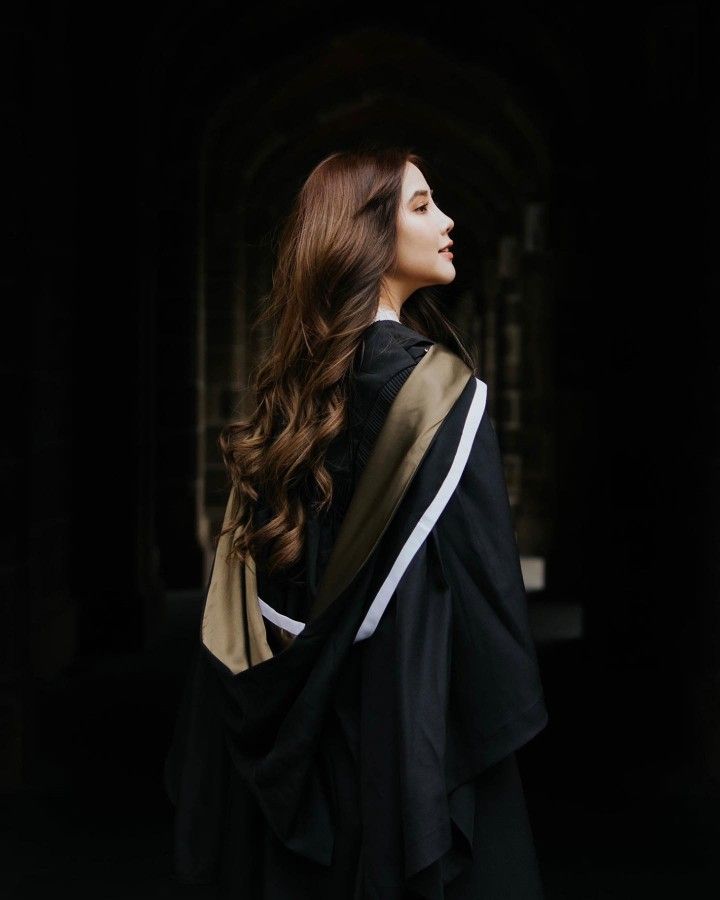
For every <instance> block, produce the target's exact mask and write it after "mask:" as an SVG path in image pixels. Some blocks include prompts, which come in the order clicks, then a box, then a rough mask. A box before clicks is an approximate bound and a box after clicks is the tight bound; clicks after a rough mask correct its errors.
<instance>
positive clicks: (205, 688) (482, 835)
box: [166, 320, 547, 900]
mask: <svg viewBox="0 0 720 900" xmlns="http://www.w3.org/2000/svg"><path fill="white" fill-rule="evenodd" d="M431 344H432V341H430V340H428V339H427V338H424V337H423V336H421V335H419V334H417V333H416V332H414V331H412V330H411V329H409V328H407V327H406V326H404V325H402V324H400V323H397V322H395V321H392V320H380V321H377V322H375V323H373V324H372V325H371V326H370V327H369V328H368V329H367V331H366V333H365V336H364V344H363V347H362V355H361V357H360V360H359V362H358V365H357V371H356V372H355V373H354V377H353V381H352V393H351V397H350V401H349V413H350V420H349V426H348V429H347V431H346V432H345V433H344V434H343V435H341V436H340V438H338V439H337V440H336V441H335V442H334V443H333V445H331V447H330V450H329V451H328V454H327V457H326V465H327V467H328V469H329V470H330V472H331V474H332V477H333V485H334V499H333V504H332V506H331V507H330V509H329V510H328V511H327V512H326V513H325V514H322V515H320V516H313V517H311V518H310V519H309V521H308V526H307V531H306V540H305V555H304V559H303V561H302V564H300V565H298V566H296V567H295V568H294V569H292V570H291V571H289V572H288V573H286V574H284V575H283V576H282V577H278V576H275V577H273V578H269V577H267V575H266V574H265V573H264V571H263V567H262V559H260V560H257V588H258V590H257V593H258V596H259V597H260V598H262V600H263V601H265V603H267V604H269V606H270V607H273V608H276V609H282V610H283V611H284V612H285V613H286V614H287V615H290V616H296V617H297V618H298V619H303V615H304V610H306V608H307V602H308V599H307V598H308V596H309V597H313V596H315V593H316V591H317V587H318V584H319V583H320V580H321V578H322V574H323V571H324V567H325V565H326V564H327V561H328V558H329V556H330V552H331V550H332V547H333V545H334V543H335V539H336V537H337V534H338V531H339V528H340V525H341V523H342V520H343V516H344V515H345V512H346V509H347V506H348V504H349V502H350V500H351V498H352V494H353V491H354V488H355V486H356V484H357V481H358V479H359V476H360V474H361V472H362V470H363V468H364V466H365V464H366V463H367V460H368V457H369V454H370V451H371V450H372V447H373V444H374V441H375V439H376V437H377V435H378V433H379V431H380V429H381V427H382V425H383V422H384V421H385V418H386V416H387V413H388V410H389V408H390V406H391V404H392V402H393V400H394V398H395V397H396V396H397V394H398V391H399V390H400V388H401V387H402V385H403V384H404V382H405V380H406V379H407V377H408V376H409V374H410V372H412V370H413V368H414V366H415V365H416V364H417V362H418V360H419V359H421V358H422V355H423V354H424V353H425V352H426V349H427V347H428V346H429V345H431ZM475 448H477V450H476V449H475ZM475 452H477V453H478V454H480V453H484V454H485V457H484V461H485V466H486V468H485V469H482V466H481V467H480V469H478V471H483V472H486V473H487V474H486V475H483V476H482V477H487V478H488V479H490V478H493V479H494V481H493V482H492V484H491V485H490V487H487V486H486V485H485V484H484V483H481V482H480V481H478V482H477V484H475V485H474V484H473V483H472V482H471V481H469V480H467V479H469V478H470V475H469V474H468V475H467V479H466V481H465V482H461V484H465V485H466V490H470V491H473V490H474V491H475V494H474V495H473V496H476V497H477V496H479V494H480V492H482V491H486V492H487V494H486V495H487V497H488V498H492V499H491V500H488V502H491V503H494V504H496V505H498V507H499V513H493V514H494V515H497V516H498V522H499V523H500V525H499V526H497V528H498V530H501V529H502V528H504V529H505V533H504V534H503V535H501V538H502V539H503V540H504V544H503V543H501V539H500V538H498V536H497V535H496V534H490V537H488V538H487V539H485V538H478V540H484V544H483V545H482V547H481V546H480V544H478V548H479V549H478V558H479V556H480V554H481V553H483V554H484V553H486V552H487V553H488V554H491V556H488V557H487V558H488V559H490V560H491V563H490V564H488V566H487V567H486V570H485V571H484V572H480V573H479V574H478V575H477V578H478V582H482V587H483V589H484V590H485V593H486V595H488V596H492V598H493V599H492V601H491V603H489V604H488V605H489V606H490V607H492V609H493V610H495V612H493V614H492V618H488V619H487V621H488V622H489V623H490V625H489V631H488V633H487V634H486V635H483V636H482V640H485V641H486V642H487V651H488V652H487V656H488V659H489V660H490V662H492V656H493V653H495V656H496V658H497V660H499V662H498V663H497V665H496V667H495V668H494V669H493V668H491V667H490V662H489V663H487V676H486V681H487V682H488V683H487V684H485V685H482V684H480V683H479V682H476V681H473V682H472V683H471V684H470V685H464V686H462V687H461V688H459V689H455V692H453V691H451V690H450V688H449V683H450V678H449V674H448V673H449V671H450V666H451V660H452V659H453V633H454V632H453V629H454V628H458V627H463V626H467V623H466V622H464V621H463V622H460V623H459V624H458V623H457V622H456V621H455V620H456V619H457V615H458V614H457V612H456V611H455V610H456V607H455V606H454V603H457V595H458V594H462V595H463V596H464V597H466V598H467V597H468V596H469V591H468V588H467V585H466V584H463V583H462V581H461V579H460V576H455V575H454V574H453V571H454V565H453V553H455V552H457V551H458V547H457V546H454V545H453V546H451V544H452V543H453V541H456V540H460V541H462V540H463V539H465V538H463V533H464V532H465V533H467V529H468V527H469V524H470V523H469V522H468V521H467V519H466V516H468V515H471V514H472V512H474V511H471V510H470V509H469V508H468V505H467V503H465V502H463V498H462V495H461V494H460V493H459V492H458V495H457V500H456V502H455V503H454V504H453V503H452V502H451V503H449V504H448V506H447V507H446V511H445V513H444V515H443V516H442V517H441V522H442V523H443V528H442V529H441V528H440V527H437V528H433V529H432V530H431V531H430V532H429V534H428V536H427V539H426V540H425V541H424V544H423V546H422V548H421V551H420V552H418V553H417V554H416V555H415V557H414V558H413V560H412V562H411V563H410V564H409V566H408V568H407V570H406V572H405V574H404V576H403V577H402V579H401V581H400V582H399V584H398V585H397V588H396V590H395V591H394V593H393V595H392V598H391V599H390V601H389V603H388V605H387V607H386V608H385V610H384V612H383V613H382V616H381V618H380V619H379V622H378V624H377V627H376V628H375V631H374V632H373V633H372V635H371V637H370V638H368V639H364V640H358V641H357V642H356V643H353V644H352V646H351V647H350V649H349V651H348V652H347V654H346V656H345V658H344V659H343V660H342V662H341V664H340V666H339V668H338V670H337V676H336V678H335V681H334V683H333V689H332V695H331V696H332V701H331V703H330V706H329V709H328V712H327V715H326V716H325V719H324V725H323V730H322V737H321V739H320V742H319V745H318V746H319V757H320V769H319V770H320V773H321V776H320V777H321V781H322V784H323V788H324V790H325V791H327V795H328V796H329V797H330V811H331V818H332V826H333V828H334V845H333V849H332V857H331V860H330V863H329V865H325V864H323V863H321V862H318V861H317V860H316V859H311V858H308V856H307V855H303V854H301V853H299V852H296V851H295V850H292V849H290V848H289V847H288V846H287V845H286V843H285V842H284V841H283V840H281V839H280V838H279V837H278V835H277V834H276V833H275V831H274V830H273V828H272V827H270V825H269V823H268V821H267V820H266V818H265V816H264V814H263V811H262V808H261V805H260V804H259V803H258V800H257V798H256V796H255V795H254V794H253V792H252V791H251V790H249V789H248V785H247V782H246V780H245V778H244V777H243V774H242V773H241V772H240V771H239V770H238V768H237V766H235V765H234V764H233V761H232V758H231V756H230V755H229V754H228V753H227V752H225V749H224V724H223V722H222V718H221V716H220V715H219V714H218V713H217V712H216V703H217V700H216V699H215V698H214V695H213V688H212V687H211V684H212V683H213V682H214V677H213V673H212V672H211V671H210V668H209V667H208V665H207V663H206V662H205V657H204V655H203V653H202V652H199V653H198V655H197V656H196V659H195V661H194V665H193V669H192V671H191V673H190V676H189V678H188V684H187V687H186V691H185V695H184V698H183V703H182V709H181V713H180V716H179V718H178V725H177V727H176V734H175V736H174V741H173V747H172V749H171V752H170V754H169V756H168V760H167V763H166V785H167V790H168V794H169V795H170V797H171V798H172V800H173V802H174V803H175V804H176V806H178V830H177V832H176V877H177V878H178V880H179V881H182V882H185V883H189V882H192V881H198V882H205V883H207V882H210V883H215V884H217V886H218V894H217V896H218V898H222V900H229V898H236V900H345V898H347V900H405V898H426V900H470V898H473V900H475V898H477V900H480V898H482V900H499V898H512V900H536V898H542V897H543V890H542V882H541V877H540V869H539V864H538V860H537V857H536V853H535V846H534V841H533V835H532V829H531V825H530V822H529V818H528V813H527V808H526V805H525V798H524V794H523V786H522V781H521V777H520V774H519V771H518V767H517V763H516V757H515V750H516V749H517V748H518V747H520V746H522V744H524V743H526V742H527V741H528V740H530V739H531V738H532V737H533V736H534V735H535V734H536V733H537V732H538V731H539V730H541V729H542V728H543V727H544V726H545V724H546V721H547V713H546V711H545V706H544V702H543V697H542V691H541V687H540V684H539V679H538V677H537V670H536V665H535V664H536V661H535V657H534V650H533V648H532V647H531V646H530V642H529V637H528V634H527V620H526V619H524V618H523V616H524V610H523V609H522V603H523V602H524V597H521V598H520V599H519V600H518V590H519V588H518V585H517V577H518V572H519V560H518V557H517V552H516V550H515V549H514V543H512V542H511V540H510V537H509V536H508V533H507V530H508V527H509V507H508V506H507V494H506V492H505V483H504V480H502V481H501V474H500V472H501V467H500V464H499V461H500V457H499V452H498V448H497V445H496V442H495V435H494V429H493V428H492V423H491V422H490V420H489V416H488V414H487V412H485V414H484V416H483V419H482V421H481V424H480V430H479V432H478V438H477V439H476V443H475V445H474V449H473V453H475ZM479 461H480V462H483V458H479ZM469 467H470V463H469V464H468V469H469ZM488 484H490V481H488ZM498 498H499V499H498ZM269 515H270V513H269V511H268V510H267V509H266V508H265V507H264V505H263V503H262V500H261V501H260V502H259V503H258V505H257V508H256V516H255V521H256V523H258V522H261V521H263V520H267V518H269ZM493 527H496V526H494V524H493V523H492V522H491V523H489V524H488V525H487V528H488V529H490V530H492V529H493ZM443 529H444V530H443ZM481 530H482V528H481V527H478V528H477V529H476V528H473V533H476V534H479V533H480V532H481ZM448 535H450V537H448ZM458 535H459V537H458ZM453 536H454V537H453ZM466 539H467V540H468V541H470V540H471V538H470V536H469V534H468V535H467V538H466ZM496 541H497V543H495V542H496ZM461 549H462V548H461ZM513 553H514V554H515V556H514V558H513ZM473 560H475V557H473ZM495 566H496V567H497V570H496V571H494V570H493V567H495ZM507 572H510V575H508V574H507ZM513 579H514V580H513ZM431 586H432V589H430V588H431ZM503 589H505V590H507V591H508V592H513V591H514V592H515V598H514V600H513V602H514V603H515V604H516V612H515V616H516V620H513V618H512V616H511V615H509V614H508V615H507V616H506V614H505V610H504V608H503V603H504V600H503V595H502V591H503ZM453 596H455V600H453ZM493 604H494V605H493ZM509 607H510V603H509V602H508V608H509ZM496 623H499V625H498V624H496ZM518 623H519V624H518ZM501 626H504V627H506V628H507V631H508V632H509V633H512V634H513V635H514V641H516V642H517V644H515V643H513V644H512V645H511V644H510V643H509V642H508V643H507V645H506V644H504V643H502V641H501V639H500V638H495V637H494V629H495V628H498V627H501ZM467 627H470V626H467ZM523 628H524V629H525V631H524V632H523ZM498 633H499V632H498ZM503 640H504V638H503ZM492 642H495V643H492ZM495 644H497V648H498V649H497V650H495V649H493V648H494V647H495ZM516 646H521V647H522V648H523V653H522V659H523V663H522V665H525V666H526V667H527V671H528V673H529V674H528V675H527V680H528V684H529V687H528V688H527V690H526V688H525V687H524V686H522V687H521V688H519V689H518V696H519V697H521V698H522V703H521V701H519V700H518V701H517V702H516V706H517V707H518V709H517V712H516V713H514V715H513V718H512V719H509V717H508V715H507V713H506V712H505V713H504V714H500V713H498V719H497V721H496V722H495V724H494V726H493V728H492V729H491V731H490V734H491V737H492V741H491V740H489V741H488V750H487V761H486V763H480V764H476V765H475V770H476V771H475V772H474V774H473V775H472V777H470V778H468V780H467V781H465V782H464V783H462V784H460V785H459V786H457V787H455V788H454V789H453V790H452V792H450V793H449V792H448V790H447V786H446V783H445V774H446V771H447V769H446V764H445V747H446V742H447V748H448V751H447V756H448V757H453V758H454V757H457V758H458V759H460V758H464V757H462V754H463V752H464V747H463V741H467V740H468V734H469V733H471V732H470V731H469V730H467V729H465V727H464V725H463V723H462V721H460V712H457V713H454V712H453V710H454V709H455V710H458V711H459V710H461V708H462V704H463V703H467V702H469V701H468V700H467V698H466V696H465V695H466V694H467V695H472V694H476V693H477V694H478V695H482V694H483V693H484V692H485V693H487V694H488V696H491V695H492V692H493V691H494V692H496V693H497V694H503V692H504V691H505V687H504V684H503V683H502V682H500V680H499V679H500V677H501V675H502V672H503V669H502V666H506V667H507V681H508V688H507V692H508V696H509V695H510V687H509V685H510V672H511V670H512V671H514V670H515V669H516V668H522V666H517V665H515V664H514V661H513V658H512V656H511V653H515V652H516V650H515V649H509V648H511V647H512V648H515V647H516ZM518 659H520V656H518ZM528 660H529V661H528ZM497 673H500V675H498V674H497ZM461 674H462V673H461ZM468 677H471V673H470V672H468ZM491 679H492V682H496V683H491ZM463 692H465V693H463ZM456 696H457V697H459V698H460V699H459V700H457V701H456V700H455V697H456ZM493 696H494V695H493ZM499 703H500V701H499V700H498V704H499ZM498 708H499V707H498ZM509 708H510V701H508V709H509ZM455 715H457V717H458V722H459V724H456V723H455V719H454V716H455ZM498 723H499V726H498ZM505 733H506V734H505ZM496 735H500V737H498V738H497V741H496V742H495V738H496ZM494 742H495V743H494ZM456 747H458V748H459V749H455V748H456ZM473 752H474V751H472V750H471V751H468V755H470V756H472V755H473ZM498 754H499V756H498ZM475 755H476V756H478V757H479V758H481V757H482V751H477V752H476V754H475ZM483 766H484V767H483ZM466 768H467V771H468V772H470V771H473V767H472V765H471V764H468V765H467V767H466ZM460 769H462V767H460ZM188 772H191V773H192V774H191V775H188V774H187V773H188ZM186 783H190V784H191V786H190V787H189V788H188V787H186V786H183V788H182V790H181V789H180V788H179V785H181V784H182V785H185V784H186ZM187 795H191V796H192V800H191V801H188V800H183V797H186V796H187ZM183 803H185V804H186V805H187V806H188V808H189V809H190V808H191V807H192V810H193V811H192V815H190V814H188V815H187V816H186V818H187V820H188V822H189V823H190V824H189V825H188V824H186V823H185V822H184V821H183V816H184V815H185V814H184V813H183V809H182V804H183ZM196 810H201V812H197V811H196ZM189 848H191V850H189ZM190 857H192V862H188V861H187V860H188V859H189V858H190ZM198 860H199V862H198ZM425 862H427V863H428V864H427V865H424V863H425ZM419 867H420V868H419ZM407 871H410V872H411V873H412V874H411V875H410V876H408V874H407Z"/></svg>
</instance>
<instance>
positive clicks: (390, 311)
mask: <svg viewBox="0 0 720 900" xmlns="http://www.w3.org/2000/svg"><path fill="white" fill-rule="evenodd" d="M426 174H427V167H426V166H425V164H424V162H423V161H422V159H421V158H420V157H418V156H417V155H415V154H414V153H411V152H409V151H405V150H402V149H396V148H391V149H384V150H377V149H374V150H369V149H365V150H362V151H354V152H343V153H334V154H332V155H330V156H328V157H327V158H326V159H324V160H322V162H320V163H319V164H318V165H317V166H316V167H315V169H314V170H313V171H312V172H311V173H310V175H309V177H308V178H307V180H306V181H305V183H304V184H303V186H302V189H301V190H300V192H299V195H298V198H297V202H296V204H295V207H294V209H293V211H292V214H291V215H290V217H289V218H288V221H287V223H286V225H285V228H284V231H283V233H282V236H281V242H280V247H279V253H278V261H277V267H276V270H275V274H274V277H273V285H272V290H271V293H270V297H269V300H270V302H269V304H268V307H267V310H266V311H265V314H264V318H266V319H269V320H270V322H271V324H272V330H271V333H272V335H273V341H272V344H271V346H270V348H269V350H268V351H267V353H266V355H265V358H264V359H263V361H262V363H261V365H260V366H259V368H258V369H257V371H256V373H255V375H254V380H253V389H254V391H255V401H256V408H255V410H254V411H253V413H252V414H251V415H250V416H249V418H248V419H247V420H241V421H238V422H234V423H230V424H228V425H227V426H226V428H225V429H224V430H223V433H222V436H221V448H222V451H223V454H224V459H225V462H226V465H227V468H228V472H229V475H230V482H231V483H230V492H229V498H228V503H227V508H226V513H225V520H224V523H223V527H222V529H221V532H220V534H219V536H218V537H219V541H218V544H217V547H216V552H215V559H214V563H213V570H212V573H211V577H210V580H209V584H208V588H207V592H206V596H205V603H204V608H203V618H202V626H201V629H200V638H201V640H200V642H199V647H198V651H197V656H196V659H195V665H194V667H193V670H192V672H191V674H190V676H189V679H188V684H187V688H186V691H185V695H184V697H183V701H182V704H181V710H180V714H179V716H178V722H177V726H176V731H175V736H174V740H173V744H172V746H171V749H170V753H169V755H168V759H167V761H166V770H165V774H166V787H167V791H168V793H169V796H170V797H171V799H172V801H173V803H174V804H175V806H176V815H175V875H176V877H177V878H178V880H180V881H183V882H186V883H191V882H196V883H211V884H217V885H218V888H219V896H221V897H228V898H229V897H237V898H239V897H243V898H248V900H250V898H258V900H259V898H262V900H269V898H277V900H281V898H288V900H290V898H292V900H303V898H308V900H309V898H312V900H322V898H328V900H329V898H332V900H343V898H348V900H370V898H373V900H401V898H411V897H423V898H429V900H441V898H453V900H464V898H480V897H482V898H484V900H492V898H500V897H512V898H514V900H529V898H538V897H542V887H541V882H540V876H539V868H538V864H537V859H536V856H535V849H534V844H533V838H532V833H531V828H530V824H529V821H528V817H527V810H526V807H525V802H524V796H523V790H522V784H521V781H520V776H519V773H518V770H517V766H516V762H515V751H516V750H517V749H518V748H519V747H520V746H522V745H523V744H525V743H527V741H529V740H530V739H531V738H532V737H533V736H534V735H536V734H537V733H538V732H539V731H540V730H541V729H542V728H543V727H544V726H545V725H546V723H547V711H546V708H545V702H544V696H543V690H542V685H541V681H540V677H539V672H538V666H537V658H536V655H535V649H534V646H533V642H532V639H531V636H530V631H529V627H528V620H527V608H526V596H525V591H524V585H523V581H522V574H521V570H520V562H519V556H518V551H517V546H516V542H515V534H514V530H513V525H512V520H511V513H510V507H509V503H508V496H507V489H506V484H505V481H504V475H503V468H502V459H501V456H500V452H499V447H498V443H497V438H496V435H495V431H494V428H493V425H492V422H491V419H490V417H489V415H488V414H487V412H486V403H485V401H486V394H487V386H486V385H485V384H484V382H482V381H481V380H480V379H479V378H477V377H476V375H475V367H474V365H473V362H472V359H471V358H470V356H469V355H468V353H467V351H466V350H465V349H464V347H463V346H462V344H461V342H460V340H459V339H458V337H457V335H456V333H455V331H454V330H453V328H452V327H451V325H450V324H449V323H448V321H447V320H446V319H445V317H444V316H443V315H442V313H441V312H440V311H439V309H438V307H437V305H436V303H435V301H434V299H433V297H432V295H431V294H430V292H429V289H430V288H431V287H432V286H434V285H442V284H448V283H450V282H451V281H452V280H453V279H454V277H455V269H454V265H453V262H452V258H453V257H452V253H451V252H449V248H450V246H452V243H453V241H452V239H451V238H450V236H449V235H450V231H451V230H452V228H453V225H454V223H453V221H452V219H450V218H449V217H448V216H447V215H446V214H445V213H444V212H443V211H442V210H441V209H440V208H439V207H438V206H437V204H436V202H435V198H434V197H433V194H432V188H431V186H430V185H429V184H428V181H427V179H426Z"/></svg>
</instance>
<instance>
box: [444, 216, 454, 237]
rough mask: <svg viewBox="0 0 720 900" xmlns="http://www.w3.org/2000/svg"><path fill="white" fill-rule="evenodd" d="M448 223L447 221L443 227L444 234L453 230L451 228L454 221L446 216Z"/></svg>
mask: <svg viewBox="0 0 720 900" xmlns="http://www.w3.org/2000/svg"><path fill="white" fill-rule="evenodd" d="M448 223H449V224H448V226H447V228H446V229H445V234H450V232H451V231H452V230H453V228H454V227H455V223H454V222H453V220H452V219H450V218H448Z"/></svg>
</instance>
